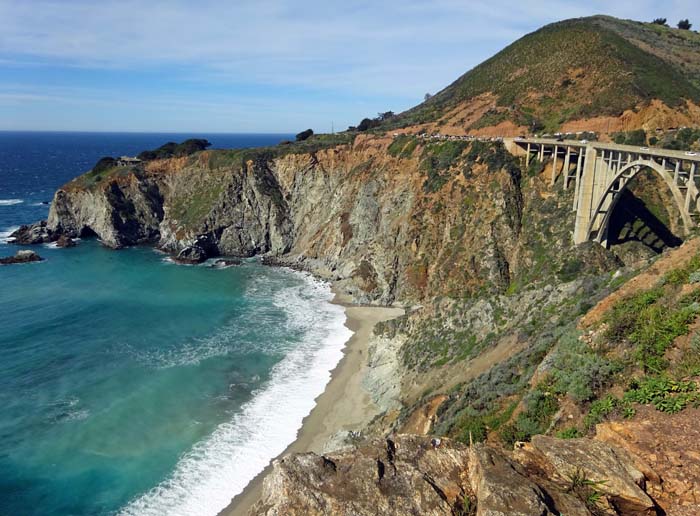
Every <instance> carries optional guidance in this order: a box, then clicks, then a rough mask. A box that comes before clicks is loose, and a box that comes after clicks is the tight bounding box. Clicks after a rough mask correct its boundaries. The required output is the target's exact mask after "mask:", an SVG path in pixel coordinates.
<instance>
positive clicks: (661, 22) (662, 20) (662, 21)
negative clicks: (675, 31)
mask: <svg viewBox="0 0 700 516" xmlns="http://www.w3.org/2000/svg"><path fill="white" fill-rule="evenodd" d="M666 21H667V20H666V18H654V20H653V21H652V22H651V23H655V24H656V25H663V26H665V27H668V24H667V23H666Z"/></svg>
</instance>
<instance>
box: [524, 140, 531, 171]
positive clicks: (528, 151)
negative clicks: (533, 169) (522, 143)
mask: <svg viewBox="0 0 700 516" xmlns="http://www.w3.org/2000/svg"><path fill="white" fill-rule="evenodd" d="M530 147H531V145H530V144H529V143H528V144H527V156H526V157H525V168H530Z"/></svg>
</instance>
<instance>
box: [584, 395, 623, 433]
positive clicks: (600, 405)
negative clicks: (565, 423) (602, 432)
mask: <svg viewBox="0 0 700 516" xmlns="http://www.w3.org/2000/svg"><path fill="white" fill-rule="evenodd" d="M618 404H619V400H618V399H617V398H615V397H614V396H612V395H610V394H608V395H607V396H606V397H605V398H601V399H599V400H595V401H594V402H593V403H591V407H590V409H589V411H588V414H586V417H585V418H583V425H584V426H585V427H586V430H589V429H591V428H592V427H593V426H595V425H597V424H598V423H600V422H601V421H602V420H603V419H604V418H606V417H607V416H609V415H610V414H612V413H613V411H614V410H615V408H617V406H618Z"/></svg>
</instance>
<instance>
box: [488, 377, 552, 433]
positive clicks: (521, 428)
mask: <svg viewBox="0 0 700 516" xmlns="http://www.w3.org/2000/svg"><path fill="white" fill-rule="evenodd" d="M524 404H525V410H524V411H523V412H521V413H520V414H518V417H517V418H516V420H515V423H514V424H511V425H508V426H506V427H505V428H504V429H503V431H502V432H501V439H503V440H504V441H505V442H507V443H509V444H513V443H515V442H516V441H529V440H530V438H531V437H532V436H533V435H537V434H542V433H544V432H546V431H547V428H548V427H549V425H550V422H551V418H552V416H553V415H554V414H555V413H556V411H557V410H558V409H559V401H558V400H557V398H556V396H555V395H554V391H553V390H552V389H551V387H550V386H548V385H547V384H546V383H541V384H539V385H538V386H537V387H535V388H534V389H533V390H532V391H530V392H529V393H528V394H527V395H526V396H525V399H524Z"/></svg>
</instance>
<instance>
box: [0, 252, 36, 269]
mask: <svg viewBox="0 0 700 516" xmlns="http://www.w3.org/2000/svg"><path fill="white" fill-rule="evenodd" d="M42 260H43V258H42V257H41V256H39V255H38V254H36V253H35V252H34V251H29V250H27V249H22V250H20V251H17V253H16V254H15V255H14V256H8V257H6V258H0V265H13V264H16V263H31V262H40V261H42Z"/></svg>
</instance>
